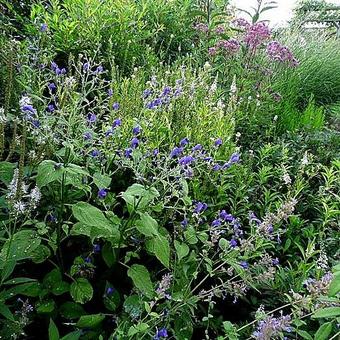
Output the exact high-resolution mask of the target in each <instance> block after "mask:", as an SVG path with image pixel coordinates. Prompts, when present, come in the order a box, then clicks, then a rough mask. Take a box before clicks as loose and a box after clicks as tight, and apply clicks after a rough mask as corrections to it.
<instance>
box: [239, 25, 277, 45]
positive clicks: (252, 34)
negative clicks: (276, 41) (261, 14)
mask: <svg viewBox="0 0 340 340" xmlns="http://www.w3.org/2000/svg"><path fill="white" fill-rule="evenodd" d="M270 35H271V32H270V28H269V27H268V25H267V24H266V23H264V22H257V23H255V24H253V25H251V26H250V27H248V28H247V32H246V36H245V38H244V41H245V43H246V44H247V46H248V47H250V48H252V49H255V48H257V47H258V46H259V45H261V44H262V43H263V42H265V41H266V40H267V39H269V38H270Z"/></svg>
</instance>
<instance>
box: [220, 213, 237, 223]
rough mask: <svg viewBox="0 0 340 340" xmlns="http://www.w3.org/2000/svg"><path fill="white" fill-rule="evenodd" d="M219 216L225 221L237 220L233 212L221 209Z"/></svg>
mask: <svg viewBox="0 0 340 340" xmlns="http://www.w3.org/2000/svg"><path fill="white" fill-rule="evenodd" d="M219 218H220V219H221V220H223V221H225V222H232V221H234V220H235V217H234V216H233V215H231V214H228V213H227V212H226V211H225V210H221V211H220V213H219Z"/></svg>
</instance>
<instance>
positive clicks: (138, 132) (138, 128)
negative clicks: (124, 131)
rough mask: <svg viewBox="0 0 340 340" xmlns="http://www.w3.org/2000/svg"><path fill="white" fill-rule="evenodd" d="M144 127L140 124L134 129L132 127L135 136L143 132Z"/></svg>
mask: <svg viewBox="0 0 340 340" xmlns="http://www.w3.org/2000/svg"><path fill="white" fill-rule="evenodd" d="M141 131H142V129H141V127H140V126H138V125H137V126H135V127H134V128H133V129H132V133H133V134H134V135H135V136H138V135H139V134H140V133H141Z"/></svg>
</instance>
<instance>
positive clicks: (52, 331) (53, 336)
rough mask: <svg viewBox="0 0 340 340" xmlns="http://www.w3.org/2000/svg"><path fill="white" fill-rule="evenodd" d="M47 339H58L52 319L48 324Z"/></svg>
mask: <svg viewBox="0 0 340 340" xmlns="http://www.w3.org/2000/svg"><path fill="white" fill-rule="evenodd" d="M48 340H59V331H58V328H57V326H56V325H55V323H54V322H53V320H52V319H50V324H49V326H48Z"/></svg>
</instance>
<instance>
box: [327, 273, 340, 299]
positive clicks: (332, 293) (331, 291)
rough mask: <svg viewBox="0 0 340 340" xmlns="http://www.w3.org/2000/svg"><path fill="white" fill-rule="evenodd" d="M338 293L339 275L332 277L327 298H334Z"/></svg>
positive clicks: (339, 289)
mask: <svg viewBox="0 0 340 340" xmlns="http://www.w3.org/2000/svg"><path fill="white" fill-rule="evenodd" d="M339 292H340V273H337V274H335V275H334V278H333V280H332V282H331V284H330V286H329V292H328V296H336V295H337V294H338V293H339Z"/></svg>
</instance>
